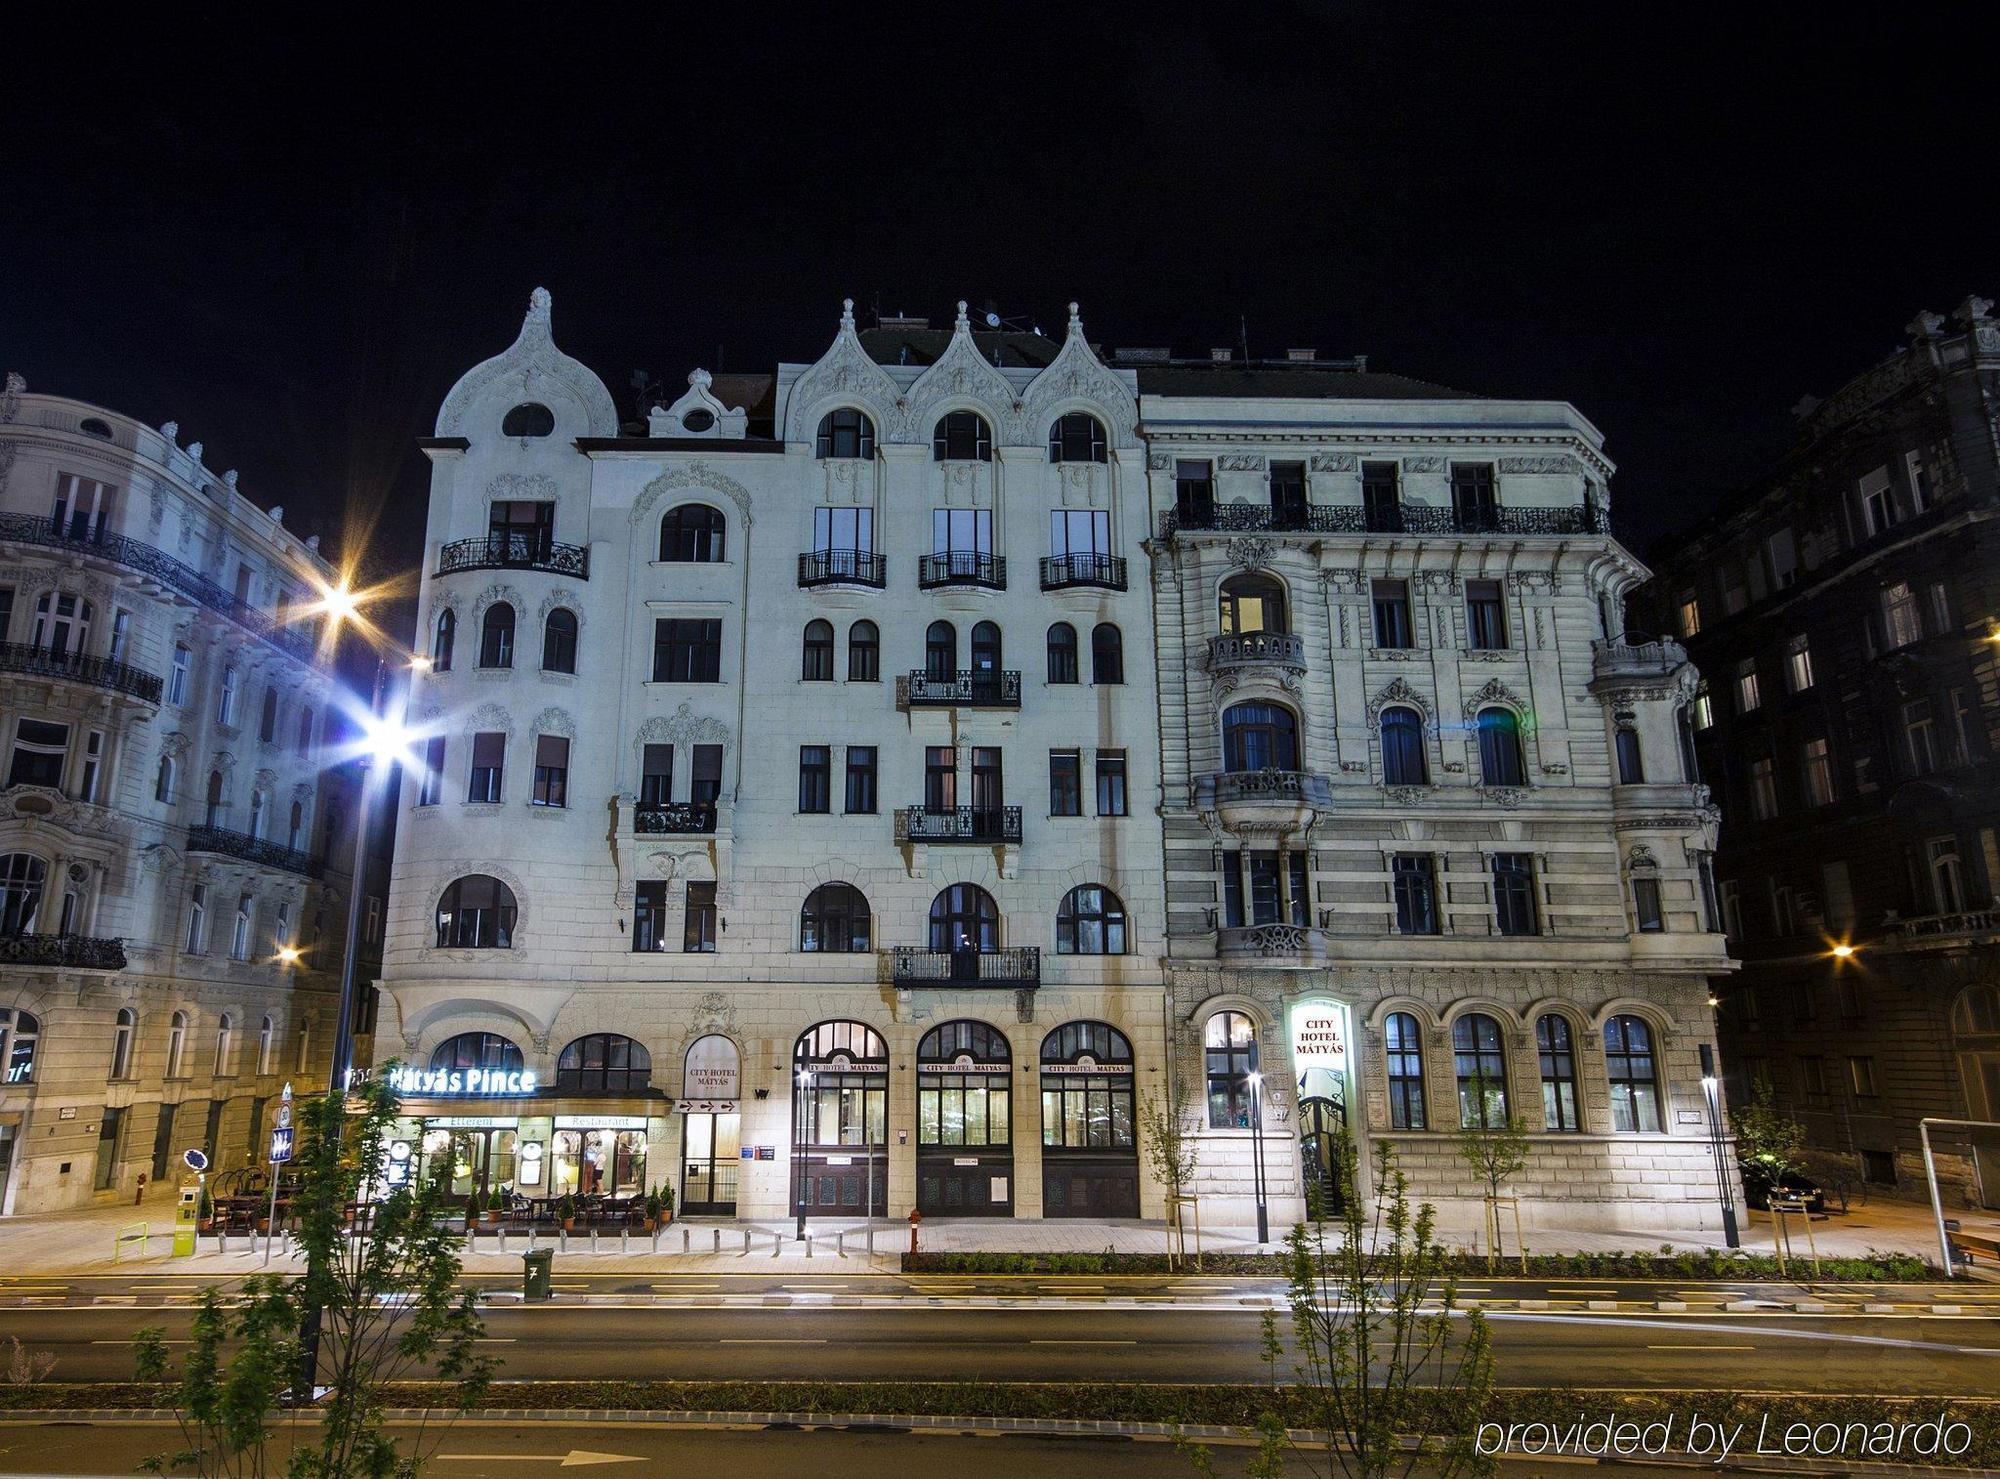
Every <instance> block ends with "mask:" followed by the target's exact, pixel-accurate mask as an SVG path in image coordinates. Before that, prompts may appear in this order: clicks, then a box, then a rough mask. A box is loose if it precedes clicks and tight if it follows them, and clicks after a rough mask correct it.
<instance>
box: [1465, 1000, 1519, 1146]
mask: <svg viewBox="0 0 2000 1479" xmlns="http://www.w3.org/2000/svg"><path fill="white" fill-rule="evenodd" d="M1505 1041H1506V1039H1505V1038H1503V1037H1502V1036H1501V1034H1500V1024H1499V1023H1498V1022H1496V1021H1494V1020H1493V1019H1492V1018H1491V1017H1489V1016H1487V1015H1486V1014H1485V1013H1484V1012H1467V1013H1466V1014H1465V1015H1464V1016H1463V1017H1460V1018H1459V1019H1458V1020H1457V1021H1456V1022H1454V1023H1452V1024H1451V1047H1452V1055H1453V1057H1454V1059H1455V1060H1456V1067H1457V1070H1458V1123H1459V1126H1460V1128H1462V1129H1467V1130H1502V1129H1505V1128H1506V1127H1507V1125H1508V1124H1509V1123H1510V1121H1511V1120H1512V1118H1513V1117H1512V1115H1510V1114H1509V1113H1508V1109H1507V1052H1506V1048H1505Z"/></svg>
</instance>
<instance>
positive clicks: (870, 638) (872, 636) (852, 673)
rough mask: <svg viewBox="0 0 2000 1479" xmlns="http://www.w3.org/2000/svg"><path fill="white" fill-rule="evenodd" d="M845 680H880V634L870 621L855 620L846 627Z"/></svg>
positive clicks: (877, 681)
mask: <svg viewBox="0 0 2000 1479" xmlns="http://www.w3.org/2000/svg"><path fill="white" fill-rule="evenodd" d="M847 681H848V682H850V683H880V682H881V681H882V634H881V632H880V630H879V629H878V628H877V627H876V625H875V623H874V622H872V621H857V622H856V623H854V625H853V626H851V627H849V628H848V629H847Z"/></svg>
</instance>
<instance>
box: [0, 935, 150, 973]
mask: <svg viewBox="0 0 2000 1479" xmlns="http://www.w3.org/2000/svg"><path fill="white" fill-rule="evenodd" d="M0 965H49V966H67V967H69V968H71V969H73V970H83V971H122V970H124V969H125V942H124V941H123V940H103V939H99V938H98V937H97V936H95V935H0Z"/></svg>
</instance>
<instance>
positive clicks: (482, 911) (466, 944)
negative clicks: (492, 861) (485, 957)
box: [437, 873, 515, 950]
mask: <svg viewBox="0 0 2000 1479" xmlns="http://www.w3.org/2000/svg"><path fill="white" fill-rule="evenodd" d="M514 913H515V909H514V891H513V890H512V889H510V888H509V887H507V885H506V884H504V883H502V882H501V881H500V880H499V879H497V878H492V877H489V876H488V875H486V874H484V873H471V874H467V875H466V876H465V877H464V878H455V879H453V880H452V881H451V883H450V884H449V885H448V886H447V887H446V888H445V891H444V894H443V896H442V897H441V898H439V900H438V925H437V942H438V948H439V949H440V950H443V949H446V948H450V949H456V950H508V949H511V948H512V947H513V944H514Z"/></svg>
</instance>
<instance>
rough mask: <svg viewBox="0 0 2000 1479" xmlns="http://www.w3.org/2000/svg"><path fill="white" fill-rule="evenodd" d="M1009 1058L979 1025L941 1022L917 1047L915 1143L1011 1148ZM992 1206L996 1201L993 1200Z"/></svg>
mask: <svg viewBox="0 0 2000 1479" xmlns="http://www.w3.org/2000/svg"><path fill="white" fill-rule="evenodd" d="M1012 1063H1013V1054H1012V1052H1011V1051H1010V1050H1009V1048H1008V1046H1007V1038H1006V1035H1005V1034H1004V1033H1002V1032H1000V1031H999V1030H998V1029H996V1028H992V1027H988V1026H987V1025H986V1024H985V1023H984V1022H971V1021H965V1020H962V1019H961V1020H959V1021H955V1022H941V1023H939V1024H938V1025H937V1026H936V1027H933V1028H932V1029H931V1030H930V1031H929V1032H926V1033H925V1034H924V1035H923V1038H922V1040H921V1041H920V1042H918V1044H917V1143H918V1144H919V1145H971V1146H979V1145H993V1146H1006V1145H1008V1144H1010V1143H1011V1140H1012V1135H1011V1124H1010V1121H1011V1118H1012V1116H1011V1114H1010V1113H1009V1111H1010V1109H1011V1107H1012V1099H1013V1092H1012V1086H1011V1085H1010V1084H1009V1083H1008V1081H1007V1073H1008V1069H1009V1068H1010V1067H1011V1066H1012ZM995 1200H999V1199H998V1198H995Z"/></svg>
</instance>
